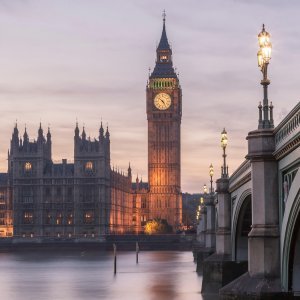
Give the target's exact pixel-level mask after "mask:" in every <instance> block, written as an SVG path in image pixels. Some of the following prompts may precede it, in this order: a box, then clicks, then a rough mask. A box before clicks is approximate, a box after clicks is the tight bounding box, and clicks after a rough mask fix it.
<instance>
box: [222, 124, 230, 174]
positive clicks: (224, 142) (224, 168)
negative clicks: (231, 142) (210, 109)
mask: <svg viewBox="0 0 300 300" xmlns="http://www.w3.org/2000/svg"><path fill="white" fill-rule="evenodd" d="M227 144H228V138H227V132H226V130H225V128H224V129H223V131H222V132H221V147H222V148H223V166H222V167H221V170H222V174H221V177H222V178H228V166H226V156H227V155H226V147H227Z"/></svg>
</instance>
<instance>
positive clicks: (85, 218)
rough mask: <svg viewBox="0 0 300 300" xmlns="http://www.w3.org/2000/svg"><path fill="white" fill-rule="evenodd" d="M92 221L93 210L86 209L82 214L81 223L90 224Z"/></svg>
mask: <svg viewBox="0 0 300 300" xmlns="http://www.w3.org/2000/svg"><path fill="white" fill-rule="evenodd" d="M93 222H94V212H93V211H86V212H85V213H84V214H83V223H84V224H91V223H93Z"/></svg>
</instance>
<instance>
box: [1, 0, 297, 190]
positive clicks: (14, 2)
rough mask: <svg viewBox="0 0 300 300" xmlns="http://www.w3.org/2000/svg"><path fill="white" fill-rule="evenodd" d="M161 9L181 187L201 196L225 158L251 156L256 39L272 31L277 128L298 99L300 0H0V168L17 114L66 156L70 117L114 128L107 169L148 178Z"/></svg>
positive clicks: (257, 91) (232, 164)
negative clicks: (171, 69)
mask: <svg viewBox="0 0 300 300" xmlns="http://www.w3.org/2000/svg"><path fill="white" fill-rule="evenodd" d="M163 9H166V13H167V34H168V38H169V41H170V42H171V44H172V48H173V56H174V57H173V59H174V64H175V66H176V67H177V71H178V72H179V77H180V81H181V85H182V89H183V117H182V143H181V144H182V190H183V191H184V192H199V191H200V189H202V186H203V184H204V183H208V181H209V179H208V167H209V165H210V163H211V162H212V163H213V165H214V166H215V173H216V176H217V177H219V175H220V165H221V161H222V157H221V148H220V142H219V140H220V132H221V131H222V129H223V127H226V129H227V131H228V135H229V145H228V163H229V169H230V172H231V173H232V171H233V170H234V169H235V168H236V167H237V166H238V165H239V164H240V163H242V161H243V160H244V156H245V155H246V153H247V143H246V140H245V137H246V135H247V133H248V132H249V131H250V130H253V129H256V128H257V118H258V112H257V105H258V102H259V101H260V100H261V99H262V88H261V86H260V84H259V83H260V79H261V73H260V71H259V69H258V68H257V63H256V53H257V50H258V45H257V34H258V33H259V31H260V30H261V25H262V23H263V22H264V23H265V24H266V29H267V31H269V32H270V33H271V37H272V43H273V56H272V60H271V65H270V68H269V70H270V72H269V74H270V76H269V77H270V79H271V85H270V88H269V98H270V100H271V101H273V104H274V107H275V111H274V114H275V123H276V124H278V122H280V120H282V118H283V117H284V116H285V115H286V114H287V112H288V111H289V110H290V109H292V108H293V107H294V106H295V105H296V103H297V102H298V101H299V97H298V95H299V89H300V85H299V78H300V76H299V70H300V57H299V48H300V38H299V36H300V19H299V11H300V2H299V1H298V0H294V1H293V0H289V1H283V0H272V1H271V0H264V1H262V0H261V1H257V0H251V1H247V0H219V1H217V0H212V1H199V0H187V1H182V0H169V1H162V0H151V1H150V0H149V1H148V0H147V1H146V0H126V1H125V0H110V1H105V0H0V170H1V171H3V172H5V171H6V170H7V149H8V147H9V141H10V137H11V133H12V129H13V126H14V123H15V120H16V119H17V120H18V127H19V129H20V131H21V133H22V134H23V130H24V126H25V124H27V128H28V132H29V135H30V138H31V139H34V138H35V137H36V134H37V129H38V125H39V122H40V120H41V121H42V124H43V126H44V128H45V129H46V128H47V126H48V124H50V127H51V132H52V137H53V158H54V160H60V159H61V158H68V159H73V135H74V126H75V122H76V118H77V119H78V122H79V124H80V126H82V125H83V124H85V127H86V132H87V134H88V135H90V136H91V137H94V136H97V134H98V128H99V124H100V120H101V118H102V120H103V122H104V123H105V124H106V123H107V122H108V124H109V128H110V133H111V151H112V164H113V165H117V166H118V167H119V168H120V169H123V170H126V169H127V166H128V162H129V161H130V162H131V165H132V168H133V172H134V174H136V173H137V172H138V174H142V176H143V179H144V180H146V179H147V121H146V107H145V105H146V98H145V87H146V81H147V76H148V68H149V67H151V68H153V67H154V63H155V48H156V45H157V43H158V41H159V39H160V34H161V29H162V17H161V14H162V11H163Z"/></svg>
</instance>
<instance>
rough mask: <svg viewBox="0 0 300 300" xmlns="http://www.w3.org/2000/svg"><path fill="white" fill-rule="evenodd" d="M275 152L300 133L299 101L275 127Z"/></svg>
mask: <svg viewBox="0 0 300 300" xmlns="http://www.w3.org/2000/svg"><path fill="white" fill-rule="evenodd" d="M274 133H275V152H277V151H278V150H280V148H282V147H283V146H285V145H286V144H287V143H289V142H290V141H291V140H292V139H294V138H295V137H297V136H298V135H300V101H299V102H298V103H297V105H296V106H295V107H294V108H293V109H292V110H291V112H290V113H289V114H288V115H287V116H286V117H285V118H284V119H283V120H282V121H281V122H280V124H279V125H278V126H277V127H276V128H275V130H274Z"/></svg>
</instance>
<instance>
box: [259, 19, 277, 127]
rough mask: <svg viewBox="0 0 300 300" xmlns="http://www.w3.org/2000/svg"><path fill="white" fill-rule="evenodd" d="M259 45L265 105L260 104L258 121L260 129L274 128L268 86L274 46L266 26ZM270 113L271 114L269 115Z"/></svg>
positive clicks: (261, 33)
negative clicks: (269, 67)
mask: <svg viewBox="0 0 300 300" xmlns="http://www.w3.org/2000/svg"><path fill="white" fill-rule="evenodd" d="M258 45H259V50H258V52H257V61H258V67H259V68H260V70H261V72H262V74H263V79H262V80H261V82H260V84H261V85H262V86H263V90H264V98H263V105H261V103H259V106H258V109H259V120H258V128H259V129H261V128H273V127H274V121H273V105H272V102H271V104H270V106H269V101H268V85H269V84H270V80H269V79H268V65H269V63H270V59H271V52H272V44H271V42H270V34H269V33H268V32H267V31H266V30H265V25H264V24H263V27H262V31H261V32H260V33H259V35H258ZM269 111H270V113H269Z"/></svg>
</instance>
